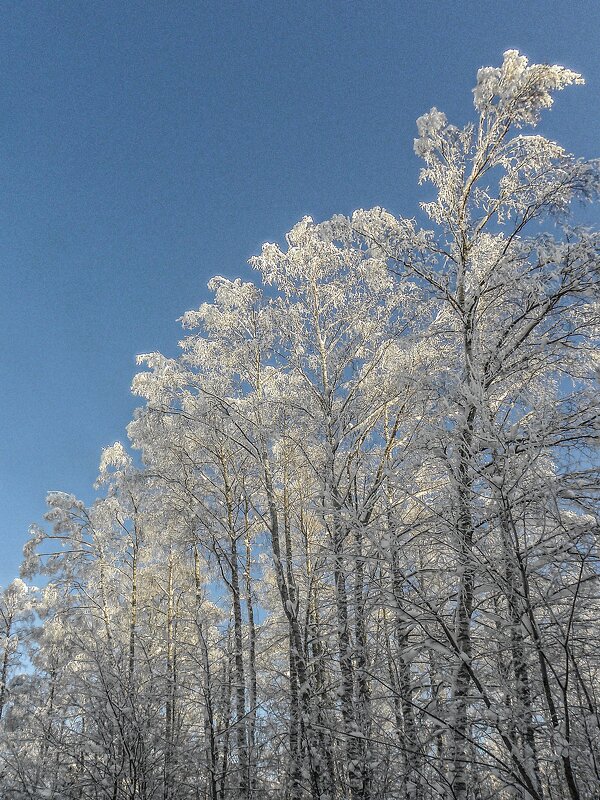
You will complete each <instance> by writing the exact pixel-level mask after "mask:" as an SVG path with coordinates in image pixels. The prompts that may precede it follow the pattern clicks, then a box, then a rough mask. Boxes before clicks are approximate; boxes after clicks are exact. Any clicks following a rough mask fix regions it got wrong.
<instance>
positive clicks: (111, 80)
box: [0, 0, 600, 585]
mask: <svg viewBox="0 0 600 800" xmlns="http://www.w3.org/2000/svg"><path fill="white" fill-rule="evenodd" d="M0 12H1V13H0V107H1V109H2V113H1V115H0V175H1V181H2V192H1V194H0V215H1V224H0V257H1V268H0V304H1V309H0V324H1V326H2V331H1V337H0V346H1V349H0V361H1V364H0V367H1V370H0V376H1V378H0V380H1V383H0V392H1V393H0V403H1V419H2V430H3V435H2V443H1V446H0V509H1V516H0V548H1V551H0V552H1V553H2V558H1V560H0V583H1V584H3V585H5V584H6V583H7V582H9V581H10V580H11V579H12V578H13V577H14V576H15V575H16V574H17V572H18V567H19V563H20V560H21V549H22V546H23V543H24V542H25V540H26V537H27V529H28V526H29V524H30V523H31V522H33V521H37V522H39V521H40V520H41V517H42V514H43V513H44V497H45V494H46V492H47V491H48V490H51V489H61V490H64V491H70V492H73V493H75V494H77V495H78V496H80V497H81V498H82V499H84V500H85V501H88V502H89V501H90V500H91V499H92V498H93V490H92V488H91V486H92V483H93V481H94V480H95V477H96V471H97V464H98V460H99V456H100V451H101V448H102V447H103V446H105V445H108V444H110V443H112V442H113V441H115V440H116V439H120V438H122V437H123V436H124V431H125V426H126V425H127V423H128V421H129V419H130V417H131V413H132V410H133V408H134V407H135V405H136V401H135V399H133V398H132V397H130V395H129V384H130V382H131V378H132V376H133V374H134V372H135V371H136V367H135V355H136V354H137V353H142V352H148V351H153V350H161V351H163V352H165V353H167V354H169V355H174V354H175V353H176V350H177V342H178V340H179V338H180V328H179V325H178V323H177V322H176V320H177V318H178V317H179V316H181V314H182V313H183V312H184V311H186V310H187V309H189V308H193V307H196V306H197V305H198V304H199V303H200V302H202V301H203V300H205V299H206V283H207V281H208V280H209V278H210V277H211V275H213V274H215V273H218V274H222V275H226V276H228V277H235V276H237V275H240V274H241V275H247V274H248V272H247V270H248V268H247V267H246V266H245V262H246V260H247V259H248V258H249V257H250V256H251V255H253V254H255V253H256V252H258V250H259V248H260V245H261V243H262V242H263V241H267V240H271V241H273V240H280V239H281V238H282V237H283V235H284V234H285V233H286V232H287V231H288V230H289V228H290V227H291V226H292V225H293V224H294V223H295V222H296V221H297V220H298V219H300V218H301V217H302V216H303V215H305V214H310V215H312V216H313V217H314V218H315V219H317V220H321V219H323V218H325V217H328V216H330V215H331V214H333V213H337V212H341V213H349V212H351V211H352V210H353V209H354V208H358V207H370V206H372V205H383V206H386V207H387V208H389V209H390V210H392V211H394V212H397V213H402V214H405V215H408V216H412V215H414V213H415V210H416V207H417V202H418V200H419V199H423V197H424V196H425V190H420V189H418V188H417V185H416V184H417V173H418V169H419V163H418V161H417V159H416V157H415V156H414V155H413V152H412V140H413V137H414V135H415V119H416V117H417V116H419V115H421V114H422V113H424V112H425V111H426V110H428V109H429V108H430V107H431V106H433V105H435V106H437V107H438V108H441V109H443V110H444V111H446V113H447V114H448V116H449V118H450V119H451V120H452V121H453V122H455V123H458V124H462V123H463V122H465V121H466V120H467V118H469V115H470V114H471V113H472V105H471V88H472V87H473V85H474V78H475V73H476V70H477V68H478V67H479V66H482V65H487V64H492V65H497V64H499V63H500V62H501V60H502V53H503V51H504V50H506V49H509V48H516V49H519V50H521V51H522V52H524V53H525V54H526V55H527V56H529V57H530V59H531V60H532V61H538V62H539V61H545V62H552V63H559V64H564V65H566V66H569V67H571V68H572V69H576V70H578V71H580V72H582V73H583V74H584V76H585V77H586V79H587V86H585V87H577V88H574V89H571V90H568V91H567V92H565V93H563V94H562V95H560V96H559V98H558V100H557V103H556V105H555V108H554V110H553V111H552V112H551V114H550V115H547V116H546V118H545V122H544V125H543V128H542V131H543V132H544V133H545V134H547V135H549V136H551V137H553V138H556V139H557V140H558V141H560V142H561V144H563V145H564V146H566V147H567V148H568V149H570V150H571V151H573V152H575V153H577V154H578V155H582V156H587V157H592V156H597V155H600V137H599V136H598V121H599V108H600V55H599V47H598V42H599V40H600V3H599V2H598V0H588V1H587V2H586V1H585V0H580V1H579V2H574V3H572V4H570V7H569V6H568V4H567V3H566V2H554V1H553V0H539V1H537V2H527V0H519V2H515V1H511V0H504V2H495V1H494V2H491V1H490V2H484V1H483V0H480V2H458V0H457V2H449V0H448V1H447V2H446V1H445V0H438V1H437V2H434V1H433V0H430V1H429V2H427V0H420V1H419V2H417V0H414V2H405V1H402V0H397V2H382V0H377V1H376V2H375V1H374V2H352V1H351V0H346V1H345V2H341V1H340V0H336V1H332V2H326V0H322V2H306V1H305V2H295V0H279V2H274V1H271V2H245V1H242V0H238V2H223V0H219V1H218V2H217V1H216V0H215V2H201V1H200V0H198V1H197V2H194V3H192V2H190V3H186V2H177V0H169V1H168V2H158V1H157V0H154V1H152V2H145V3H138V2H125V1H124V0H118V2H116V1H114V2H113V1H111V0H104V2H92V0H81V2H69V0H61V2H58V1H57V2H44V3H41V2H33V1H30V0H25V2H24V1H23V0H17V2H14V3H13V2H0Z"/></svg>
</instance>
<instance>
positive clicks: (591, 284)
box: [0, 51, 600, 800]
mask: <svg viewBox="0 0 600 800" xmlns="http://www.w3.org/2000/svg"><path fill="white" fill-rule="evenodd" d="M581 82H582V81H581V78H580V76H579V75H577V74H576V73H574V72H571V71H570V70H568V69H565V68H563V67H559V66H550V65H539V64H529V63H528V61H527V59H526V58H525V57H524V56H522V55H520V54H519V53H517V52H516V51H508V52H507V53H505V54H504V60H503V63H502V65H501V66H500V67H498V68H491V67H487V68H483V69H481V70H480V71H479V73H478V75H477V85H476V88H475V90H474V104H475V116H474V121H472V122H469V123H468V124H466V125H465V126H464V127H455V126H454V125H452V124H450V123H449V122H448V121H447V119H446V117H445V115H444V114H443V113H442V112H440V111H438V110H437V109H432V110H431V111H430V112H429V113H427V114H425V115H424V116H423V117H421V118H420V119H419V120H418V121H417V127H418V136H417V138H416V139H415V152H416V154H417V155H418V156H419V157H420V158H421V159H423V161H424V166H423V169H422V172H421V181H422V182H423V183H425V184H427V186H428V189H427V191H428V192H429V197H430V200H428V201H427V202H425V203H423V204H422V205H421V210H420V211H419V212H418V214H417V216H416V217H415V218H411V219H409V218H401V217H397V216H394V215H393V214H391V213H389V212H387V211H385V210H384V209H382V208H374V209H371V210H368V211H363V210H359V211H356V212H355V213H354V214H352V215H351V216H349V217H345V216H340V215H338V216H335V217H333V218H332V219H330V220H327V221H325V222H321V223H314V222H313V221H312V220H311V219H310V218H305V219H303V220H302V221H301V222H300V223H298V224H297V225H296V226H295V227H294V228H293V229H292V231H290V233H289V234H288V235H287V237H286V243H285V246H279V245H277V244H266V245H264V246H263V249H262V252H261V254H260V255H258V256H257V257H255V258H253V259H251V264H252V266H253V267H254V269H255V270H256V271H257V274H258V279H257V281H256V282H255V283H250V282H243V281H241V280H239V279H237V280H227V279H225V278H222V277H216V278H214V279H213V280H212V281H211V282H210V284H209V288H210V290H211V292H212V300H211V301H210V302H207V303H204V304H202V305H201V306H200V307H199V308H198V309H196V310H194V311H190V312H188V313H186V314H185V315H184V316H183V318H182V323H183V327H184V329H185V330H186V333H185V338H184V339H183V341H182V342H181V353H180V355H179V356H178V357H177V358H167V357H165V356H163V355H161V354H160V353H152V354H149V355H145V356H142V357H140V359H139V363H140V365H142V366H143V367H144V369H143V371H141V372H140V373H139V374H138V375H137V376H136V378H135V380H134V383H133V391H134V393H135V394H136V395H137V396H139V397H140V398H141V399H142V401H143V405H142V406H141V407H140V408H139V409H138V410H137V412H136V413H135V415H134V418H133V420H132V422H131V423H130V425H129V427H128V437H129V442H130V446H131V449H128V448H126V447H124V446H123V445H122V444H120V443H117V444H115V445H113V446H112V447H109V448H107V449H106V450H105V451H104V452H103V454H102V459H101V463H100V470H99V477H98V483H97V489H98V495H97V500H96V501H95V502H94V503H93V504H92V505H86V504H84V503H82V502H81V501H79V500H78V499H77V498H76V497H74V496H73V495H71V494H68V493H65V492H51V493H50V494H49V495H48V512H47V514H46V521H47V524H46V525H45V526H33V528H32V532H31V537H30V540H29V542H28V544H27V545H26V548H25V559H24V564H23V572H22V576H21V579H17V580H15V581H14V582H13V583H11V584H10V585H9V586H8V588H7V589H6V590H4V592H3V594H2V598H1V603H0V626H1V627H2V632H3V639H2V654H1V656H0V672H1V674H0V787H2V788H1V793H2V796H3V797H6V798H14V800H25V799H26V798H27V799H28V800H42V799H46V800H59V798H60V800H159V798H160V800H251V799H252V800H263V798H264V799H265V800H268V799H269V798H273V800H275V799H276V798H277V799H279V798H284V799H285V800H309V799H310V800H346V799H348V800H437V799H438V798H440V799H444V800H450V799H452V800H492V798H494V799H497V800H509V799H510V798H519V799H520V800H589V799H591V798H594V797H600V716H599V710H600V706H599V703H600V639H599V637H598V625H599V622H600V619H599V617H600V597H599V593H598V576H599V552H598V533H599V525H598V521H599V520H598V511H599V509H598V496H599V490H600V481H599V478H600V469H599V464H598V458H597V452H598V451H597V447H598V435H599V434H598V431H599V428H598V420H599V397H600V395H599V394H598V385H597V378H598V369H599V367H600V360H599V357H598V350H597V343H598V334H599V331H600V327H599V323H600V315H599V309H600V306H599V301H600V280H599V278H600V274H599V268H600V236H599V234H598V233H597V232H596V231H594V230H590V229H588V228H583V227H577V226H576V225H575V224H574V222H573V217H572V215H571V214H570V209H571V207H572V205H573V203H574V202H579V201H581V202H593V201H595V199H596V198H597V193H598V188H599V186H600V170H599V166H600V165H599V164H598V162H594V161H585V160H581V159H578V158H575V157H574V156H572V155H571V154H569V153H568V152H566V151H565V150H564V149H563V148H562V147H561V146H560V145H558V144H556V143H555V142H553V141H550V140H549V139H547V138H544V137H543V136H541V135H538V134H536V133H534V132H533V129H534V128H535V126H536V124H537V123H538V121H539V117H540V114H541V113H542V112H543V111H544V110H545V109H547V108H549V107H550V106H551V104H552V100H553V98H552V95H553V93H554V92H556V91H558V90H561V89H563V88H565V87H567V86H568V85H570V84H575V83H581ZM132 454H133V455H132ZM38 575H41V576H43V578H42V580H41V583H42V586H41V588H38V589H36V588H34V586H33V585H32V584H31V583H30V582H26V581H35V577H36V576H38Z"/></svg>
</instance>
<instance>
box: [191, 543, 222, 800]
mask: <svg viewBox="0 0 600 800" xmlns="http://www.w3.org/2000/svg"><path fill="white" fill-rule="evenodd" d="M194 588H195V599H196V626H197V630H198V641H199V644H200V650H201V661H202V668H203V672H204V674H203V685H202V691H203V694H204V740H205V746H204V752H205V764H206V771H207V788H208V791H207V794H208V800H217V745H216V740H215V715H214V707H213V696H212V681H211V665H210V657H209V652H208V641H207V639H206V635H205V633H204V626H203V625H202V618H201V606H202V584H201V576H200V554H199V553H198V546H197V545H194Z"/></svg>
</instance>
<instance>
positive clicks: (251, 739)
mask: <svg viewBox="0 0 600 800" xmlns="http://www.w3.org/2000/svg"><path fill="white" fill-rule="evenodd" d="M244 516H245V527H246V541H245V545H246V570H245V579H246V608H247V609H248V673H249V674H248V683H249V686H248V704H249V706H250V710H249V712H248V788H249V796H250V797H254V796H255V792H256V764H255V759H256V750H255V748H256V741H255V738H256V699H257V679H256V627H255V624H254V604H253V600H252V576H251V568H252V557H251V556H252V553H251V547H250V533H249V521H248V505H247V503H246V506H245V512H244Z"/></svg>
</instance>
